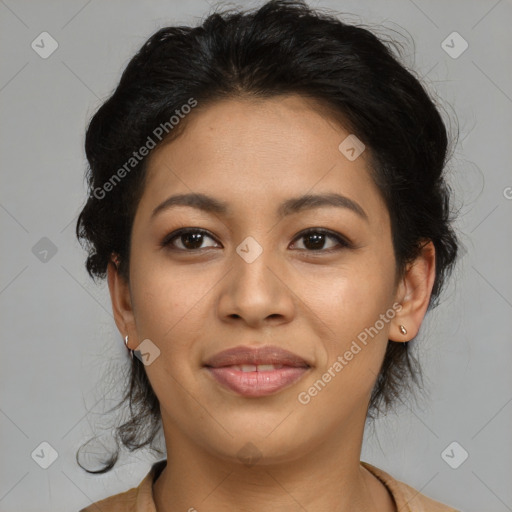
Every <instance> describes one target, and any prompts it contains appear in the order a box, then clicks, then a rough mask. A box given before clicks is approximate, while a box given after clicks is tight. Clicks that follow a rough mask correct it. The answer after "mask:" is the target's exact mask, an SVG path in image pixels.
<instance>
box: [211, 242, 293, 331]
mask: <svg viewBox="0 0 512 512" xmlns="http://www.w3.org/2000/svg"><path fill="white" fill-rule="evenodd" d="M253 244H254V242H253ZM240 249H243V247H239V251H240V252H234V253H233V256H232V261H233V263H232V268H231V271H230V272H228V274H227V275H226V278H225V279H224V280H223V284H222V288H221V295H220V297H219V301H218V314H219V316H220V318H221V319H222V320H223V321H225V322H244V323H245V324H247V325H248V326H250V327H253V328H261V327H264V326H265V325H269V324H272V325H279V324H282V323H287V322H290V321H291V320H292V318H293V315H294V311H295V305H294V294H293V292H292V289H291V288H290V283H287V282H286V280H287V279H286V271H285V269H284V268H283V264H282V262H280V261H279V258H278V256H277V255H276V253H275V252H272V250H271V249H270V248H264V247H262V249H263V251H262V252H261V253H260V254H259V255H258V256H257V257H256V258H255V259H254V260H252V258H246V257H245V255H244V253H243V251H241V250H240ZM250 250H254V246H250ZM240 254H241V255H242V256H241V255H240Z"/></svg>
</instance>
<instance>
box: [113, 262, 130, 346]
mask: <svg viewBox="0 0 512 512" xmlns="http://www.w3.org/2000/svg"><path fill="white" fill-rule="evenodd" d="M107 280H108V288H109V292H110V300H111V303H112V312H113V315H114V320H115V322H116V325H117V328H118V329H119V332H120V333H121V336H122V337H123V338H124V337H125V336H127V335H130V338H132V339H133V338H135V337H136V333H135V321H134V315H133V308H132V303H131V296H130V289H129V286H128V283H127V282H126V280H125V279H124V278H123V277H122V276H121V275H120V273H119V270H118V260H116V258H115V257H113V258H112V259H111V261H109V263H108V267H107Z"/></svg>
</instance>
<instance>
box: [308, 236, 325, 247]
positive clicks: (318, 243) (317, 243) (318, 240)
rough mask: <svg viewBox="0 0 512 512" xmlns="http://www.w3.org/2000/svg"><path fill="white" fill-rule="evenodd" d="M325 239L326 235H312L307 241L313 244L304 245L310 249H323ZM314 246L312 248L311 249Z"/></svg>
mask: <svg viewBox="0 0 512 512" xmlns="http://www.w3.org/2000/svg"><path fill="white" fill-rule="evenodd" d="M324 237H325V235H324V234H322V233H317V234H312V235H306V240H312V241H313V243H312V244H308V243H305V244H304V245H305V246H306V248H308V249H321V248H322V246H323V245H324ZM310 245H312V247H310Z"/></svg>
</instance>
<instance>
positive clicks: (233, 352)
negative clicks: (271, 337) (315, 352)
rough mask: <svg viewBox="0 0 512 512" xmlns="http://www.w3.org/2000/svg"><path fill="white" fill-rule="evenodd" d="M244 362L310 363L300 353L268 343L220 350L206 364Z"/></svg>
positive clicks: (229, 364) (228, 364) (211, 365)
mask: <svg viewBox="0 0 512 512" xmlns="http://www.w3.org/2000/svg"><path fill="white" fill-rule="evenodd" d="M243 364H254V365H259V364H274V365H283V366H293V367H304V368H306V367H309V364H308V363H307V362H306V361H305V360H304V359H302V357H299V356H298V355H296V354H294V353H292V352H289V351H288V350H285V349H283V348H280V347H276V346H272V345H267V346H264V347H258V348H251V347H246V346H242V345H240V346H238V347H234V348H229V349H227V350H223V351H222V352H218V353H217V354H215V355H213V356H212V357H210V358H209V359H207V360H206V361H205V363H204V366H210V367H214V368H218V367H221V366H233V365H243Z"/></svg>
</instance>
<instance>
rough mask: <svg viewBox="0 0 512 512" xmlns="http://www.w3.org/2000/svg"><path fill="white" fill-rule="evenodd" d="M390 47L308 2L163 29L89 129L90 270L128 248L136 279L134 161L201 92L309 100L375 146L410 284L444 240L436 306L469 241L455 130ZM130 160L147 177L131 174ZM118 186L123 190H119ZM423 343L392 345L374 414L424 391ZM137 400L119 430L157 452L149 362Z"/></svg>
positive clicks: (97, 272) (85, 229) (82, 232)
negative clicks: (456, 209)
mask: <svg viewBox="0 0 512 512" xmlns="http://www.w3.org/2000/svg"><path fill="white" fill-rule="evenodd" d="M389 44H393V45H394V46H395V49H396V42H395V41H393V40H389V41H387V40H385V39H384V38H382V37H381V38H379V37H377V36H376V35H375V34H373V33H372V32H371V31H370V30H367V29H365V28H363V26H362V25H355V24H348V23H344V22H342V21H340V20H339V19H338V18H337V17H336V16H335V15H332V14H327V13H322V12H320V11H318V10H316V11H314V10H312V9H310V8H309V7H308V6H307V4H306V3H305V2H302V1H285V0H281V1H278V0H274V1H270V2H268V3H265V4H264V5H262V6H260V7H259V8H257V9H253V10H250V11H246V12H241V11H237V10H234V9H233V10H227V11H224V12H216V13H213V14H211V15H210V16H208V17H207V18H206V19H205V20H204V22H203V23H202V25H200V26H198V27H185V26H176V27H166V28H162V29H161V30H158V31H157V32H156V33H155V34H154V35H153V36H151V37H150V38H149V39H148V40H147V42H146V43H145V44H144V45H143V46H142V48H141V49H140V50H139V51H138V53H137V54H136V55H135V56H134V57H133V58H132V59H131V61H130V62H129V64H128V65H127V67H126V69H125V71H124V72H123V74H122V76H121V79H120V82H119V85H118V86H117V88H116V89H115V91H114V93H113V94H112V96H111V97H110V98H109V99H108V100H107V101H106V102H105V103H104V104H103V105H102V106H101V107H100V108H99V109H98V111H97V112H96V114H95V115H94V116H93V117H92V119H91V121H90V124H89V127H88V130H87V134H86V141H85V149H86V155H87V159H88V162H89V167H90V168H89V170H88V172H87V182H88V187H89V192H90V194H89V197H88V199H87V202H86V204H85V206H84V207H83V210H82V211H81V213H80V216H79V218H78V221H77V226H76V234H77V237H78V239H79V240H80V242H81V243H82V244H83V245H84V244H85V245H86V247H87V250H88V258H87V262H86V268H87V271H88V273H89V275H90V276H91V277H92V278H93V279H94V280H95V279H96V278H101V279H103V278H105V276H106V270H107V266H108V263H109V260H110V258H111V256H112V254H116V255H118V256H119V272H120V273H121V275H122V276H123V277H124V278H125V279H126V280H128V275H129V272H128V269H129V255H130V251H129V249H130V238H131V227H132V222H133V218H134V214H135V211H136V209H137V205H138V202H139V200H140V197H141V195H142V193H143V188H144V180H145V175H146V173H145V171H146V162H147V158H141V159H140V161H139V160H138V159H137V161H135V160H134V161H131V160H130V159H131V158H133V155H134V152H137V151H138V150H139V148H141V147H143V146H144V145H145V144H147V143H148V142H147V141H148V140H149V139H148V136H151V137H152V138H153V139H154V138H155V137H154V134H155V129H156V128H157V127H159V126H160V127H162V126H164V127H166V129H165V131H166V135H165V137H162V139H161V140H163V141H168V140H172V138H174V137H176V136H177V135H179V134H180V133H181V132H182V131H183V130H184V129H185V128H186V125H187V117H186V116H185V117H184V116H181V115H180V116H179V117H180V118H182V117H184V118H183V120H180V122H179V123H178V124H176V126H174V127H172V126H170V124H172V123H170V122H169V120H170V119H171V116H173V115H175V114H179V112H181V109H182V108H183V106H184V105H187V104H189V105H190V104H191V103H190V101H191V98H192V99H193V101H196V102H197V103H196V105H197V107H195V111H194V112H196V111H199V110H200V109H201V108H202V107H204V106H206V105H208V104H211V103H212V102H215V101H217V100H221V99H226V98H237V97H238V98H239V97H247V98H262V99H265V98H270V97H275V96H278V95H284V94H292V93H295V94H300V95H302V96H303V97H305V98H308V99H310V100H312V101H314V102H315V104H316V105H320V106H323V107H327V108H328V109H329V112H330V113H331V114H332V115H333V116H335V118H336V119H337V120H339V122H340V124H341V125H342V126H344V127H345V128H346V129H347V130H349V131H350V133H353V134H355V135H356V136H357V137H358V138H359V139H360V140H361V141H362V142H363V143H364V144H365V146H366V147H367V148H368V153H369V156H370V159H371V168H370V169H369V171H370V172H371V174H372V177H373V179H374V180H375V183H376V184H377V186H378V188H379V189H380V192H381V194H382V197H383V198H384V200H385V202H386V205H387V208H388V210H389V213H390V218H391V229H392V241H393V247H394V252H395V258H396V268H397V276H398V277H400V276H401V275H403V272H404V270H405V269H406V267H407V264H408V263H410V262H411V261H412V260H414V258H415V257H416V256H417V255H418V254H419V251H420V249H421V247H422V245H423V244H425V242H428V241H432V242H433V243H434V246H435V250H436V257H435V264H436V269H435V282H434V286H433V290H432V294H431V298H430V303H429V309H431V308H432V307H434V306H436V305H437V304H438V297H439V294H440V291H441V288H442V286H443V283H444V281H445V278H446V277H447V276H448V274H449V273H450V272H451V270H452V267H453V265H454V263H455V260H456V255H457V247H458V241H457V237H456V235H455V233H454V231H453V230H452V228H451V223H452V217H451V215H452V213H451V212H450V205H449V196H450V189H449V186H448V185H447V183H446V181H445V179H444V176H443V170H444V168H445V166H446V163H447V159H448V155H447V150H448V137H447V131H446V128H445V125H444V123H443V120H442V118H441V116H440V114H439V112H438V110H437V108H436V106H435V104H434V101H433V100H432V99H431V98H430V97H429V94H428V93H427V92H426V90H425V89H424V87H423V86H422V85H421V83H420V80H419V79H418V78H416V77H415V76H414V72H413V71H409V70H407V68H406V66H405V65H404V64H401V63H400V62H399V60H398V57H396V56H395V55H394V54H393V52H392V50H391V49H390V47H389ZM398 53H400V52H399V51H398ZM193 115H194V113H192V114H191V116H193ZM166 123H167V124H166ZM160 143H161V142H160V140H158V144H160ZM128 161H130V162H131V163H130V167H132V168H133V170H132V169H127V166H126V163H127V162H128ZM132 164H133V165H132ZM123 166H124V167H123ZM122 168H124V169H125V171H126V172H124V173H121V174H122V175H123V179H116V180H115V181H112V180H113V178H115V176H114V175H115V174H116V173H118V174H117V177H118V178H120V174H119V170H120V169H122ZM107 182H108V183H110V184H111V185H110V186H105V184H107ZM410 346H411V342H408V343H395V342H392V341H388V346H387V350H386V354H385V357H384V360H383V364H382V367H381V371H380V374H379V376H378V378H377V381H376V385H375V387H374V390H373V392H372V396H371V400H370V404H369V408H368V418H372V419H373V418H374V417H375V415H376V413H378V412H382V411H385V410H387V409H388V406H390V405H391V404H392V403H394V402H395V401H396V399H399V400H402V396H403V393H404V392H405V391H407V390H410V389H411V382H412V381H414V382H416V383H418V378H419V377H420V376H421V372H420V368H419V366H418V362H417V360H416V358H415V357H414V356H412V355H411V353H410ZM126 400H128V401H129V405H130V414H131V417H130V419H129V420H128V421H127V422H125V423H124V424H122V425H121V426H120V427H118V428H117V429H116V437H117V438H118V439H120V440H121V442H122V444H123V445H124V446H125V447H127V448H129V449H130V450H131V451H133V450H135V449H138V448H142V447H144V446H149V447H150V448H151V449H154V448H153V441H154V439H155V436H156V434H157V433H158V431H159V429H160V428H161V416H160V408H159V402H158V400H157V397H156V395H155V394H154V392H153V390H152V388H151V385H150V382H149V380H148V378H147V376H146V372H145V370H144V365H143V363H142V362H141V361H140V360H139V359H138V358H136V357H134V358H133V362H132V365H131V376H130V380H129V385H127V391H126V394H125V395H124V398H123V400H122V402H121V403H124V402H125V401H126ZM119 405H121V404H119ZM116 442H117V441H116ZM118 448H119V444H118ZM118 454H119V449H117V451H116V453H115V454H114V455H113V456H112V457H111V458H110V459H109V461H108V462H106V467H105V468H104V469H103V470H100V471H89V472H91V473H94V472H95V473H103V472H106V471H108V470H110V469H111V468H112V467H113V466H114V465H115V463H116V462H117V460H118ZM77 460H78V457H77Z"/></svg>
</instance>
